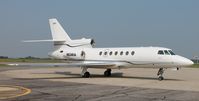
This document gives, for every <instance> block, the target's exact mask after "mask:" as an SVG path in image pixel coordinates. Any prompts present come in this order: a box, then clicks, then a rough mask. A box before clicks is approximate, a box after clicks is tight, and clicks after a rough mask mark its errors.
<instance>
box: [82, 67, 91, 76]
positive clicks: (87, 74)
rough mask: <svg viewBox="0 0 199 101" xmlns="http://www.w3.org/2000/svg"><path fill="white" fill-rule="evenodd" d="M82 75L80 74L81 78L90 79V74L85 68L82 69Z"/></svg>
mask: <svg viewBox="0 0 199 101" xmlns="http://www.w3.org/2000/svg"><path fill="white" fill-rule="evenodd" d="M82 68H83V69H82V73H81V76H82V77H84V78H89V77H90V73H89V72H88V71H87V69H88V68H87V67H82Z"/></svg>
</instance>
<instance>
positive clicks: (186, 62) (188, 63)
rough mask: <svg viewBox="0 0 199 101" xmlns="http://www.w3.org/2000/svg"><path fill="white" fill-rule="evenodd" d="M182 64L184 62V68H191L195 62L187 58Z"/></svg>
mask: <svg viewBox="0 0 199 101" xmlns="http://www.w3.org/2000/svg"><path fill="white" fill-rule="evenodd" d="M182 62H183V65H184V66H191V65H193V64H194V63H193V61H191V60H189V59H187V58H184V59H183V61H182Z"/></svg>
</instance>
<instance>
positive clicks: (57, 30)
mask: <svg viewBox="0 0 199 101" xmlns="http://www.w3.org/2000/svg"><path fill="white" fill-rule="evenodd" d="M49 24H50V29H51V33H52V38H53V40H55V41H56V40H60V41H66V42H69V41H71V39H70V37H69V36H68V34H67V33H66V32H65V30H64V29H63V28H62V26H61V25H60V24H59V22H58V21H57V19H55V18H53V19H49Z"/></svg>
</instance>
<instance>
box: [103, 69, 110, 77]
mask: <svg viewBox="0 0 199 101" xmlns="http://www.w3.org/2000/svg"><path fill="white" fill-rule="evenodd" d="M104 76H105V77H109V76H111V69H107V70H106V71H105V72H104Z"/></svg>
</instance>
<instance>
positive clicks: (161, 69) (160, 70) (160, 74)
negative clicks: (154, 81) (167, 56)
mask: <svg viewBox="0 0 199 101" xmlns="http://www.w3.org/2000/svg"><path fill="white" fill-rule="evenodd" d="M163 73H164V69H163V68H160V69H159V70H158V73H157V75H158V80H160V81H162V80H164V77H163Z"/></svg>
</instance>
